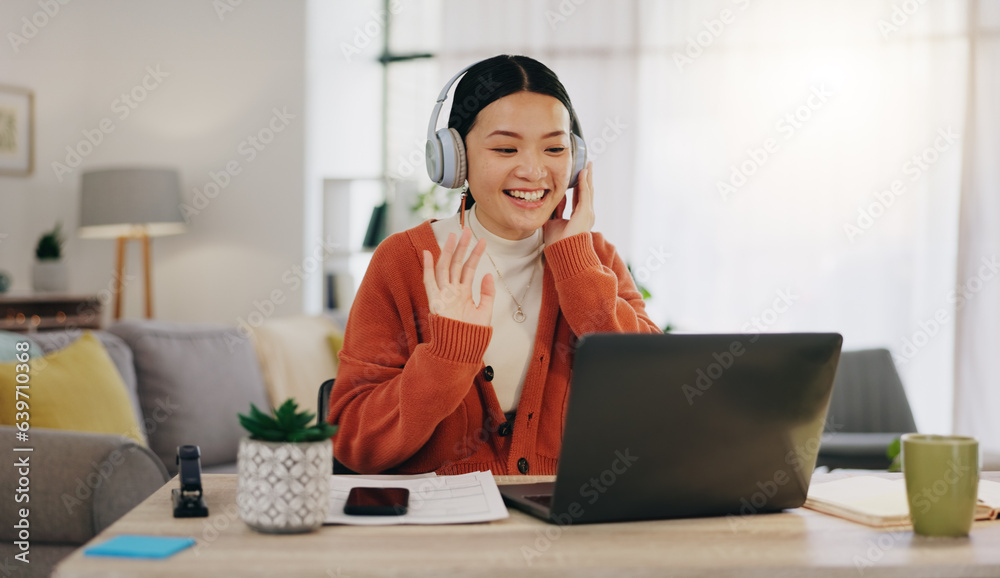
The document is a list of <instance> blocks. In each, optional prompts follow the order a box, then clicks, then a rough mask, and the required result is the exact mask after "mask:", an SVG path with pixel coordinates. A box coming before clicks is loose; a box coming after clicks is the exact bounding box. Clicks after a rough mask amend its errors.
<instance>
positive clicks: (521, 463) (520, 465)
mask: <svg viewBox="0 0 1000 578" xmlns="http://www.w3.org/2000/svg"><path fill="white" fill-rule="evenodd" d="M517 471H519V472H521V473H522V474H526V473H528V460H526V459H524V458H521V459H519V460H517Z"/></svg>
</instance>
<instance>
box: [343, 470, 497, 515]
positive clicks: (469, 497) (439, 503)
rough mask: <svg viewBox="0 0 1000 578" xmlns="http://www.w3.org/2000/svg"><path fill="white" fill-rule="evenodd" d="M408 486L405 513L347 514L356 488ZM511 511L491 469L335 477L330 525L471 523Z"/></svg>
mask: <svg viewBox="0 0 1000 578" xmlns="http://www.w3.org/2000/svg"><path fill="white" fill-rule="evenodd" d="M358 486H362V487H370V488H406V489H408V490H410V503H409V507H408V508H407V511H406V513H405V514H403V515H402V516H350V515H347V514H345V513H344V504H345V503H346V502H347V494H349V493H350V491H351V488H354V487H358ZM508 516H510V514H509V513H508V512H507V507H506V506H504V505H503V498H502V497H501V496H500V490H499V489H498V488H497V483H496V481H494V480H493V474H492V473H490V472H473V473H471V474H462V475H459V476H433V475H432V476H430V477H427V476H331V478H330V509H329V510H327V515H326V521H325V522H324V523H326V524H355V525H366V526H384V525H391V524H467V523H472V522H490V521H492V520H502V519H504V518H507V517H508Z"/></svg>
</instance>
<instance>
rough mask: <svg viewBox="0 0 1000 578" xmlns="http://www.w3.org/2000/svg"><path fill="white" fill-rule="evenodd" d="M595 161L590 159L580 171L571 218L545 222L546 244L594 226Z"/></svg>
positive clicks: (587, 230)
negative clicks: (593, 170)
mask: <svg viewBox="0 0 1000 578" xmlns="http://www.w3.org/2000/svg"><path fill="white" fill-rule="evenodd" d="M593 166H594V162H593V161H590V162H588V163H587V166H586V167H585V168H584V169H583V170H582V171H580V177H579V179H578V181H577V184H576V189H575V190H574V191H573V211H572V213H570V216H569V220H568V221H567V220H566V219H551V220H549V221H546V222H545V229H544V234H545V245H546V246H548V245H551V244H552V243H555V242H557V241H561V240H563V239H566V238H567V237H572V236H573V235H579V234H580V233H588V232H590V230H591V229H593V228H594V220H595V215H594V174H593V172H592V169H593Z"/></svg>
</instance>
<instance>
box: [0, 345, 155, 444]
mask: <svg viewBox="0 0 1000 578" xmlns="http://www.w3.org/2000/svg"><path fill="white" fill-rule="evenodd" d="M18 365H19V364H17V363H16V362H15V363H0V407H2V408H3V410H2V411H0V425H15V424H16V422H17V421H23V419H17V420H16V419H15V411H16V406H15V402H16V401H17V400H16V399H15V396H16V392H17V390H16V388H15V386H16V385H17V384H18V377H17V376H18V374H20V375H25V374H26V375H27V376H28V378H27V380H28V383H27V385H28V387H27V388H22V389H21V391H22V392H23V393H26V394H27V395H28V398H27V400H25V399H24V397H23V396H22V397H21V398H19V399H21V400H24V401H27V402H28V411H27V413H28V414H29V419H28V423H29V424H30V425H31V427H40V428H51V429H61V430H74V431H89V432H98V433H108V434H117V435H124V436H128V437H130V438H132V439H134V440H136V441H137V442H139V443H140V444H143V445H145V444H146V440H145V439H144V436H143V434H142V430H141V429H140V427H139V423H138V422H137V421H136V418H135V412H134V411H133V409H132V404H131V402H130V401H129V397H128V392H127V391H126V389H125V382H123V381H122V377H121V375H119V374H118V369H117V368H116V367H115V364H114V362H113V361H111V357H110V356H109V355H108V352H107V351H106V350H105V349H104V346H103V345H101V342H100V341H99V340H98V339H97V338H96V337H94V335H93V334H92V333H91V332H89V331H87V332H85V333H84V334H83V335H82V336H80V338H79V339H77V340H76V341H74V342H73V343H71V344H69V345H68V346H66V347H65V348H63V349H60V350H59V351H55V352H52V353H50V354H49V355H46V356H45V357H43V358H38V359H32V360H31V361H29V362H28V364H27V365H28V372H27V373H25V371H24V369H25V368H24V367H23V365H21V367H18ZM24 379H25V378H23V377H22V378H20V381H24ZM20 417H23V416H20ZM28 435H29V438H30V435H31V433H30V431H29V432H28Z"/></svg>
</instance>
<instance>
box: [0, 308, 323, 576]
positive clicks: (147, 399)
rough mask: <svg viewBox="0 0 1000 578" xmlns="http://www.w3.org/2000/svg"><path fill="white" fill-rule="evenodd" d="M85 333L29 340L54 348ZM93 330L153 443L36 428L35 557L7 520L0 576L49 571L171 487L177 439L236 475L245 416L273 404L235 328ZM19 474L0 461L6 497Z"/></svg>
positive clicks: (213, 468) (9, 431) (2, 506)
mask: <svg viewBox="0 0 1000 578" xmlns="http://www.w3.org/2000/svg"><path fill="white" fill-rule="evenodd" d="M79 333H80V332H79V331H72V332H52V333H38V334H33V335H31V338H32V339H33V340H34V341H35V342H36V343H38V345H39V346H40V347H41V349H42V350H43V351H44V352H46V353H49V352H51V351H55V350H58V349H62V348H63V347H65V346H67V345H69V344H70V343H71V342H73V341H74V340H75V339H76V338H77V337H78V336H79ZM94 333H95V335H96V336H97V337H98V339H99V340H100V341H101V343H102V344H103V345H104V347H105V349H106V350H107V351H108V353H109V355H110V356H111V359H112V361H114V363H115V366H116V367H117V369H118V372H119V373H120V374H121V377H122V381H123V382H124V383H125V386H126V389H127V390H128V393H129V397H130V400H131V402H132V406H133V410H134V411H135V414H136V418H137V420H138V422H139V423H140V426H141V427H142V429H143V433H144V435H145V436H146V438H147V439H148V447H143V446H141V445H138V444H136V443H135V442H133V441H132V440H131V439H129V438H126V437H124V436H119V435H107V434H92V433H83V432H73V431H61V430H46V429H41V428H32V430H31V434H32V435H31V441H32V446H33V447H34V448H35V449H34V451H33V452H32V453H31V471H30V504H28V507H29V509H30V518H29V522H30V538H29V542H30V556H29V559H30V560H31V563H30V564H28V565H25V564H22V563H21V562H19V561H17V560H15V559H14V556H15V555H16V554H18V553H19V552H20V549H19V547H18V546H17V545H15V544H14V542H15V541H18V537H17V530H16V529H15V528H13V527H12V524H6V523H5V524H2V527H0V539H2V543H0V576H7V575H11V576H48V575H49V574H50V573H51V570H52V568H53V567H54V566H55V564H56V563H58V562H59V560H61V559H62V558H64V557H66V556H67V555H69V554H70V553H71V552H72V551H73V550H75V549H76V548H78V547H80V545H82V544H84V543H85V542H87V541H89V540H90V539H91V538H92V537H93V536H95V535H96V534H97V533H99V532H101V531H102V530H103V529H104V528H106V527H107V526H109V525H110V524H111V523H112V522H114V521H115V520H117V519H118V518H119V517H121V516H122V515H123V514H125V513H126V512H128V511H129V510H130V509H132V508H133V507H134V506H135V505H137V504H138V503H139V502H141V501H142V500H144V499H145V498H146V497H148V496H149V495H150V494H151V493H153V492H154V491H155V490H156V489H158V488H160V487H161V486H163V484H164V483H165V482H166V481H167V480H168V479H169V477H170V476H172V475H173V474H174V473H176V469H177V466H176V465H175V456H176V451H177V446H179V445H185V444H194V445H198V446H200V448H201V452H202V458H201V459H202V466H203V470H204V471H205V472H206V473H228V472H235V471H236V451H237V445H238V442H239V439H240V437H242V435H243V433H242V429H241V428H240V425H239V421H238V420H237V417H236V416H237V413H241V412H246V411H247V410H248V409H249V407H250V403H254V404H256V405H257V406H258V407H266V406H267V394H266V390H265V386H264V379H263V376H262V375H261V371H260V367H259V365H258V363H257V358H256V355H255V353H254V347H253V344H252V343H251V341H250V339H249V338H247V337H246V336H245V335H243V334H242V333H240V332H239V331H237V330H236V328H233V327H224V326H211V325H204V324H177V323H165V322H156V321H127V322H122V323H118V324H115V325H113V326H111V327H110V328H109V329H108V330H106V331H97V332H94ZM318 385H319V384H317V387H318ZM15 431H16V430H15V429H14V428H12V427H9V426H0V439H7V440H12V439H14V433H15ZM12 446H13V444H6V448H7V449H5V450H4V451H5V452H6V454H7V455H6V463H8V464H12V463H14V460H15V459H16V458H15V456H14V452H13V449H12ZM18 477H19V476H18V474H17V470H16V468H11V467H4V468H0V495H4V496H13V495H14V494H15V489H16V488H17V486H18ZM21 507H25V504H19V503H15V502H14V500H13V499H5V500H0V519H2V520H5V521H6V520H16V519H20V518H19V516H17V515H16V514H17V509H18V508H21ZM209 508H210V509H211V504H209Z"/></svg>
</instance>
